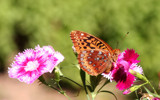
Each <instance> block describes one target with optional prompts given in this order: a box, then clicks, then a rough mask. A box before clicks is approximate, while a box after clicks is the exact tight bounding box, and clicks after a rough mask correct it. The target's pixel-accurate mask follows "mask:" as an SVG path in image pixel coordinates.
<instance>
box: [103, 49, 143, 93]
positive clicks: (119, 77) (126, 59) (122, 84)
mask: <svg viewBox="0 0 160 100" xmlns="http://www.w3.org/2000/svg"><path fill="white" fill-rule="evenodd" d="M138 56H139V55H138V54H137V53H135V51H134V50H133V49H127V50H125V51H124V52H122V53H121V54H119V55H118V59H117V61H116V62H115V63H113V66H114V67H113V68H112V70H111V72H110V73H109V74H106V73H103V74H102V75H103V76H104V77H106V78H108V79H110V80H111V81H112V80H114V81H116V82H117V85H116V87H117V88H118V89H119V90H124V89H127V88H129V87H130V86H132V84H133V82H134V81H135V80H136V77H135V76H133V75H132V74H131V73H130V72H129V70H130V69H132V70H134V71H137V72H139V73H141V74H142V72H143V70H142V68H141V67H140V66H138V65H137V63H138V62H140V61H139V60H137V58H138Z"/></svg>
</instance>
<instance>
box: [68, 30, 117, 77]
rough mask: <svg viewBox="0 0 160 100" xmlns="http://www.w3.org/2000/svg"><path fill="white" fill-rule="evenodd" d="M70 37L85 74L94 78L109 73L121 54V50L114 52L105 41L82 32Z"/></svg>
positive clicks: (72, 34)
mask: <svg viewBox="0 0 160 100" xmlns="http://www.w3.org/2000/svg"><path fill="white" fill-rule="evenodd" d="M70 37H71V40H72V42H73V44H74V48H75V50H76V52H77V53H78V62H79V64H80V67H81V68H82V69H83V70H84V71H85V72H87V73H88V74H90V75H94V76H97V75H98V74H100V73H102V72H107V73H109V71H110V70H111V68H112V63H113V62H115V61H116V60H117V57H118V54H119V53H120V50H119V49H115V50H113V49H112V48H111V47H110V46H109V45H108V44H107V43H106V42H104V41H103V40H101V39H99V38H97V37H95V36H93V35H90V34H88V33H86V32H82V31H72V32H71V34H70Z"/></svg>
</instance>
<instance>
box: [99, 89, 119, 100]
mask: <svg viewBox="0 0 160 100" xmlns="http://www.w3.org/2000/svg"><path fill="white" fill-rule="evenodd" d="M100 92H106V93H110V94H112V95H113V96H114V97H115V99H116V100H118V99H117V97H116V95H115V94H114V93H113V92H111V91H107V90H102V91H100Z"/></svg>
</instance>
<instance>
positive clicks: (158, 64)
mask: <svg viewBox="0 0 160 100" xmlns="http://www.w3.org/2000/svg"><path fill="white" fill-rule="evenodd" d="M72 30H80V31H85V32H88V33H91V34H93V35H95V36H97V37H99V38H101V39H103V40H104V41H106V42H107V43H108V44H109V45H110V46H111V47H113V48H114V49H115V48H117V46H116V45H117V42H118V41H119V44H118V48H119V49H120V50H121V51H123V50H125V49H127V48H133V49H135V50H136V52H137V53H138V54H139V55H140V56H139V60H141V62H140V65H141V66H142V67H143V69H144V72H145V75H146V76H147V77H148V78H149V79H150V80H151V82H153V84H154V85H155V86H156V88H157V89H158V72H160V1H159V0H132V1H131V0H130V1H128V0H0V72H2V73H3V72H4V73H7V68H8V67H9V66H10V64H11V63H12V61H13V57H14V56H15V54H17V53H18V52H19V51H23V50H24V49H26V48H34V47H35V46H36V45H37V44H39V45H40V46H44V45H51V46H53V48H54V49H55V50H56V51H59V52H61V53H62V54H63V55H64V56H65V60H64V61H63V62H62V63H61V64H60V66H61V67H62V71H63V73H64V74H65V75H66V76H67V77H70V78H71V79H73V80H75V81H80V80H79V79H80V78H79V74H78V70H77V69H76V68H75V66H73V64H76V63H77V59H76V57H75V55H74V53H73V51H72V45H73V44H72V42H71V40H70V35H69V34H70V32H71V31H72ZM127 32H129V35H127V37H126V38H125V39H124V36H125V34H126V33H127Z"/></svg>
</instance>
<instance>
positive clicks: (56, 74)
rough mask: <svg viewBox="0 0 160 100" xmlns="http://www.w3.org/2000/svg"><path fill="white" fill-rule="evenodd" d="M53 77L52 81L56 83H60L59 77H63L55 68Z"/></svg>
mask: <svg viewBox="0 0 160 100" xmlns="http://www.w3.org/2000/svg"><path fill="white" fill-rule="evenodd" d="M54 75H55V77H54V80H55V81H57V82H59V81H60V76H63V74H62V72H61V71H60V69H59V68H58V67H55V71H54Z"/></svg>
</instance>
